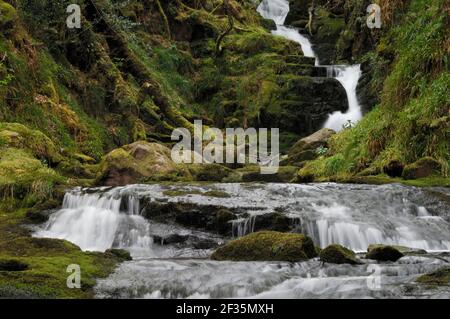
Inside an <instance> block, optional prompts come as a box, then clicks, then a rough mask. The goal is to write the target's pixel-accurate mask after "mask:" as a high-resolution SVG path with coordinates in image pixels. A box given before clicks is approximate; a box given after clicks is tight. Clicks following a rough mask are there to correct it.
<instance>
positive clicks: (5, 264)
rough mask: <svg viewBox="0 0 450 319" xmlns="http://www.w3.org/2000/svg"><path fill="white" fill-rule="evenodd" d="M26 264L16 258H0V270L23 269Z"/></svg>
mask: <svg viewBox="0 0 450 319" xmlns="http://www.w3.org/2000/svg"><path fill="white" fill-rule="evenodd" d="M27 269H28V264H26V263H24V262H21V261H20V260H17V259H3V258H1V259H0V271H24V270H27Z"/></svg>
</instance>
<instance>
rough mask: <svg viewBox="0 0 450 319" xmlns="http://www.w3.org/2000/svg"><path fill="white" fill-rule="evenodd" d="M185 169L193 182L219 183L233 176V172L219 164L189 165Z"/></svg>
mask: <svg viewBox="0 0 450 319" xmlns="http://www.w3.org/2000/svg"><path fill="white" fill-rule="evenodd" d="M187 168H188V170H189V172H190V173H191V175H192V178H193V179H194V180H195V181H209V182H221V181H223V180H224V179H226V178H227V177H230V175H233V170H231V169H230V168H228V167H225V166H223V165H219V164H191V165H188V166H187Z"/></svg>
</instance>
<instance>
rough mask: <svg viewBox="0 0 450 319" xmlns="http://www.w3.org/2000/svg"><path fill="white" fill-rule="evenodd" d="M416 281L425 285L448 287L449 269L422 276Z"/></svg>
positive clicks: (441, 269) (449, 283)
mask: <svg viewBox="0 0 450 319" xmlns="http://www.w3.org/2000/svg"><path fill="white" fill-rule="evenodd" d="M416 281H417V282H419V283H421V284H427V285H437V286H448V285H450V267H443V268H440V269H438V270H436V271H434V272H432V273H429V274H426V275H422V276H420V277H419V278H417V279H416Z"/></svg>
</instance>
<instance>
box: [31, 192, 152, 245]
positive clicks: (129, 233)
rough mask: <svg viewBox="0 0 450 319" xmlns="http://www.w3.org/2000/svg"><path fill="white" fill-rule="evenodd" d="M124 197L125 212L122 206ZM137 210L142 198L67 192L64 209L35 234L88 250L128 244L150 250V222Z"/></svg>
mask: <svg viewBox="0 0 450 319" xmlns="http://www.w3.org/2000/svg"><path fill="white" fill-rule="evenodd" d="M123 200H127V201H128V205H127V206H128V209H127V211H126V212H121V209H120V207H121V204H122V201H123ZM138 214H139V200H137V199H136V198H134V197H132V196H129V197H126V198H122V197H121V196H120V194H115V196H108V195H104V194H98V193H93V194H76V193H67V194H66V195H65V197H64V202H63V207H62V209H61V210H60V211H59V212H57V213H56V214H54V215H52V216H51V218H50V220H49V221H48V223H47V225H46V226H45V228H44V229H42V230H39V231H38V232H36V234H35V236H36V237H50V238H58V239H65V240H68V241H70V242H73V243H75V244H76V245H78V246H79V247H80V248H81V249H83V250H85V251H105V250H107V249H109V248H112V247H126V248H129V249H131V250H133V249H135V250H136V249H141V250H146V251H148V252H151V250H150V248H151V245H152V238H151V237H150V236H149V235H148V229H149V223H148V222H147V221H146V220H145V219H144V218H143V217H141V216H139V215H138Z"/></svg>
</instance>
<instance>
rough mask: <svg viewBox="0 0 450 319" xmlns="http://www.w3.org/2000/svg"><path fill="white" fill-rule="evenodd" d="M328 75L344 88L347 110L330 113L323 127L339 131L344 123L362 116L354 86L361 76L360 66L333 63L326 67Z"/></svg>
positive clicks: (357, 120)
mask: <svg viewBox="0 0 450 319" xmlns="http://www.w3.org/2000/svg"><path fill="white" fill-rule="evenodd" d="M327 74H328V77H332V78H335V79H336V80H338V81H339V82H340V83H341V84H342V86H343V87H344V89H345V92H346V93H347V98H348V111H347V112H345V113H342V112H340V111H337V112H334V113H333V114H331V115H330V116H329V118H328V120H327V121H326V123H325V125H324V127H326V128H331V129H333V130H335V131H340V130H342V128H343V127H344V126H345V125H348V124H350V125H353V124H355V123H357V122H359V120H361V118H362V111H361V106H360V104H359V102H358V96H357V94H356V88H357V86H358V82H359V79H360V78H361V75H362V73H361V66H360V65H359V64H358V65H352V66H342V65H333V66H328V67H327Z"/></svg>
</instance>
